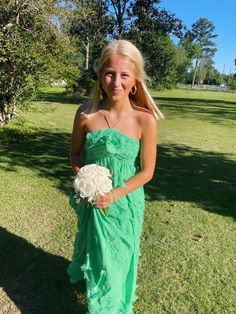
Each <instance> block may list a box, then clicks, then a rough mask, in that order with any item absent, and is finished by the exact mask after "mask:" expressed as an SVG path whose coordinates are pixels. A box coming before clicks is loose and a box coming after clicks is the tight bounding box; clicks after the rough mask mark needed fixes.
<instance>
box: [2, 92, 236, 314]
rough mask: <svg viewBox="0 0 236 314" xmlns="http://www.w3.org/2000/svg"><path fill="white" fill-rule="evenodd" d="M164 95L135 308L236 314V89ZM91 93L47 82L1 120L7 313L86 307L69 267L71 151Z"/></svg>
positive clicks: (146, 313)
mask: <svg viewBox="0 0 236 314" xmlns="http://www.w3.org/2000/svg"><path fill="white" fill-rule="evenodd" d="M152 94H153V96H154V97H155V99H156V101H157V103H158V104H159V107H160V109H161V110H162V112H163V113H164V115H165V120H162V121H160V122H158V158H157V167H156V171H155V175H154V178H153V179H152V181H151V182H150V183H148V184H147V185H146V187H145V192H146V208H145V217H144V218H145V219H144V225H143V233H142V239H141V252H142V255H141V257H140V263H139V273H138V284H139V287H138V289H137V294H138V296H139V299H138V301H136V303H135V313H140V314H152V313H153V314H159V313H171V314H172V313H178V314H179V313H181V314H182V313H183V314H185V313H186V314H189V313H202V314H205V313H219V314H222V313H227V314H228V313H230V314H231V313H232V314H234V313H236V298H235V295H236V275H235V274H236V272H235V270H236V245H235V238H236V227H235V218H236V213H235V206H236V175H235V174H236V173H235V164H236V163H235V161H236V154H235V153H236V151H235V147H236V143H235V138H236V137H235V133H236V132H235V131H236V122H235V121H236V119H235V118H236V94H235V93H225V92H221V93H220V92H208V91H191V90H173V91H163V92H158V91H153V92H152ZM81 101H83V99H82V98H79V97H75V96H73V95H65V94H63V89H59V88H48V89H44V91H42V93H41V94H40V95H39V98H38V101H36V102H34V103H32V105H31V106H30V108H29V110H28V112H27V113H20V114H19V116H18V118H17V119H15V120H14V121H12V123H11V124H9V125H8V126H6V127H3V128H0V153H1V154H0V182H1V183H0V184H1V189H0V193H1V196H0V199H1V211H0V221H1V226H2V227H1V235H0V250H1V255H0V264H1V268H0V283H1V286H2V288H3V293H1V291H0V304H1V307H0V309H1V310H0V313H11V314H13V313H20V312H22V313H85V310H84V308H83V305H82V304H80V303H79V302H76V293H75V294H74V288H73V287H71V286H70V284H69V282H68V278H67V275H66V272H65V270H66V267H67V266H68V263H69V261H70V259H71V255H72V252H73V241H74V237H75V232H76V223H77V222H76V215H75V213H74V211H73V209H71V208H70V207H69V204H68V194H69V190H70V188H71V182H72V171H71V167H70V163H69V157H68V150H69V144H70V135H71V129H72V123H73V119H74V114H75V111H76V109H77V107H78V105H79V104H80V103H81ZM1 311H2V312H1ZM111 314H112V313H111Z"/></svg>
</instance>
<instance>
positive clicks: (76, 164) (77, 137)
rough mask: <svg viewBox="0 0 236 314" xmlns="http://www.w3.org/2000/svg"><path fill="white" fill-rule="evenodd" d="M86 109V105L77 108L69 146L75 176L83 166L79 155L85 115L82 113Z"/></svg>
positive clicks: (82, 139) (83, 135) (82, 140)
mask: <svg viewBox="0 0 236 314" xmlns="http://www.w3.org/2000/svg"><path fill="white" fill-rule="evenodd" d="M86 107H87V106H86V105H81V106H80V107H79V108H78V110H77V112H76V114H75V118H74V124H73V130H72V137H71V145H70V162H71V166H72V170H73V173H74V174H77V173H78V172H79V170H80V168H81V167H82V166H83V165H82V161H81V155H80V154H81V150H82V147H83V144H84V137H85V125H86V115H83V111H84V110H85V109H86Z"/></svg>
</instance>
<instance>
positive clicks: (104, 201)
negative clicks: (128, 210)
mask: <svg viewBox="0 0 236 314" xmlns="http://www.w3.org/2000/svg"><path fill="white" fill-rule="evenodd" d="M109 204H110V198H109V194H108V193H106V194H105V195H98V196H97V197H96V207H98V208H103V209H104V208H106V207H107V206H108V205H109Z"/></svg>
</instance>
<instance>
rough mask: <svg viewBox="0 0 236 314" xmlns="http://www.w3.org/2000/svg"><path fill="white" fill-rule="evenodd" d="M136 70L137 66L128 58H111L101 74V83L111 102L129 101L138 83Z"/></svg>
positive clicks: (117, 56) (117, 55) (114, 56)
mask: <svg viewBox="0 0 236 314" xmlns="http://www.w3.org/2000/svg"><path fill="white" fill-rule="evenodd" d="M134 70H135V65H134V64H133V62H131V61H130V60H129V59H128V58H126V57H124V56H121V55H119V54H112V55H111V56H110V57H109V59H108V60H107V61H106V63H105V64H104V67H103V70H102V73H101V83H102V87H103V89H104V91H105V93H106V95H107V99H108V100H109V101H110V102H112V103H115V102H122V101H127V100H129V93H130V90H131V88H132V87H133V86H134V85H135V82H136V79H135V75H134Z"/></svg>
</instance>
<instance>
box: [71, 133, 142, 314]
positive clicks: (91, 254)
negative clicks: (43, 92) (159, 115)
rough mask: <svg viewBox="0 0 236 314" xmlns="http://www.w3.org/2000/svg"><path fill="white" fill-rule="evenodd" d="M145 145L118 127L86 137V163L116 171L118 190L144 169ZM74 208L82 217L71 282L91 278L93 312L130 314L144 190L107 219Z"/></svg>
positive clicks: (115, 207)
mask: <svg viewBox="0 0 236 314" xmlns="http://www.w3.org/2000/svg"><path fill="white" fill-rule="evenodd" d="M139 155H140V142H139V141H138V140H135V139H133V138H131V137H129V136H127V135H125V134H123V133H121V132H120V131H118V130H117V129H114V128H106V129H101V130H97V131H93V132H89V133H87V134H86V138H85V143H84V148H83V153H82V157H83V161H84V164H92V163H96V164H98V165H101V166H104V167H107V168H109V169H110V171H111V173H112V180H113V187H114V188H115V187H117V186H122V187H124V184H125V182H126V181H127V180H128V179H129V178H130V177H132V176H134V175H135V174H136V173H138V172H139V171H140V165H139ZM70 205H71V206H72V207H73V208H74V209H75V210H76V213H77V215H78V232H77V235H76V239H75V243H74V254H73V257H72V262H71V264H70V265H69V268H68V270H67V272H68V274H69V275H70V281H71V282H72V283H76V282H78V281H79V280H81V279H83V278H85V279H86V287H87V301H88V310H89V313H90V314H97V313H98V314H130V313H133V302H134V301H135V300H136V299H137V296H136V294H135V290H136V288H137V286H138V285H137V284H136V281H137V267H138V261H139V256H140V255H141V254H140V235H141V232H142V225H143V213H144V190H143V187H142V186H141V187H140V188H138V189H136V190H135V191H133V192H131V193H128V194H127V195H125V196H124V197H122V198H120V199H118V200H116V201H115V202H114V203H112V204H111V205H109V210H108V215H107V216H106V215H105V214H104V213H103V211H102V210H101V209H99V208H95V207H94V206H92V205H90V204H85V203H82V202H81V203H79V204H76V203H75V201H74V198H73V194H71V195H70Z"/></svg>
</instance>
